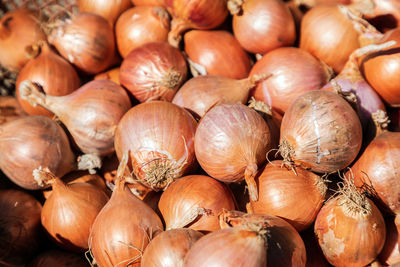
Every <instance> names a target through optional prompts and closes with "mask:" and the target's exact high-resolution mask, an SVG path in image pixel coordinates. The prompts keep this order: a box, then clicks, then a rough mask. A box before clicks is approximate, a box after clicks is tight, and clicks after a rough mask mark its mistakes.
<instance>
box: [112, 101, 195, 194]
mask: <svg viewBox="0 0 400 267" xmlns="http://www.w3.org/2000/svg"><path fill="white" fill-rule="evenodd" d="M196 126H197V123H196V121H195V120H194V118H193V117H192V116H191V115H190V114H189V112H187V111H186V110H184V109H183V108H180V107H178V106H176V105H174V104H171V103H169V102H164V101H152V102H148V103H143V104H140V105H137V106H135V107H133V108H132V109H131V110H129V111H128V112H127V113H126V114H125V116H124V117H123V118H122V119H121V121H120V123H119V124H118V128H117V131H116V133H115V151H116V152H117V156H118V158H121V157H122V155H123V154H124V153H126V152H129V155H130V160H131V164H132V165H131V170H132V171H133V173H134V175H135V176H136V179H137V180H138V181H139V182H140V183H142V184H144V185H146V186H148V187H150V188H152V189H153V190H160V189H163V188H165V187H167V186H168V185H169V184H170V183H171V182H172V181H173V180H174V179H176V178H179V177H181V176H182V175H184V174H186V173H187V172H189V171H190V170H192V169H193V168H195V166H196V159H195V155H194V134H195V130H196Z"/></svg>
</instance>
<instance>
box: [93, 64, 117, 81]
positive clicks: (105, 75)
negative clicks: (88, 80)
mask: <svg viewBox="0 0 400 267" xmlns="http://www.w3.org/2000/svg"><path fill="white" fill-rule="evenodd" d="M94 80H110V81H113V82H115V83H116V84H119V85H121V83H120V82H119V67H116V68H113V69H111V70H108V71H105V72H102V73H99V74H97V75H96V76H94Z"/></svg>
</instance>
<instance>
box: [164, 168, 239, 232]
mask: <svg viewBox="0 0 400 267" xmlns="http://www.w3.org/2000/svg"><path fill="white" fill-rule="evenodd" d="M235 206H236V204H235V200H234V197H233V194H232V192H231V190H230V189H229V188H228V187H227V186H226V185H225V184H223V183H221V182H218V181H217V180H214V179H213V178H211V177H208V176H204V175H189V176H185V177H183V178H180V179H177V180H176V181H175V182H173V183H172V184H171V185H169V186H168V188H167V189H166V190H165V191H164V193H163V194H162V195H161V198H160V202H159V203H158V207H159V209H160V212H161V214H162V216H163V218H164V221H165V226H166V229H167V230H169V229H175V228H183V227H187V228H190V229H194V230H197V231H203V232H209V231H215V230H218V229H219V221H218V214H219V213H220V212H221V211H222V209H228V210H233V209H235Z"/></svg>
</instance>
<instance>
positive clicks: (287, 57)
mask: <svg viewBox="0 0 400 267" xmlns="http://www.w3.org/2000/svg"><path fill="white" fill-rule="evenodd" d="M263 73H271V74H272V77H270V78H269V79H266V80H265V81H263V82H261V83H259V84H258V85H257V87H256V88H255V89H254V91H252V92H251V94H252V95H253V96H254V97H255V98H256V99H257V100H261V101H263V102H265V103H267V104H268V105H269V106H271V107H272V109H274V110H276V111H277V112H279V113H281V114H284V113H285V112H286V110H287V109H288V108H289V106H290V105H291V103H292V102H293V101H294V100H295V99H296V98H297V97H299V96H300V95H301V94H303V93H305V92H308V91H312V90H318V89H320V88H321V87H322V86H324V85H325V84H326V83H327V82H328V81H329V78H330V73H329V70H328V69H327V68H326V66H324V65H323V64H322V63H321V62H320V61H318V60H317V59H316V58H314V57H313V56H312V55H310V54H309V53H307V52H306V51H303V50H301V49H299V48H295V47H283V48H278V49H275V50H274V51H271V52H269V53H268V54H266V55H265V56H263V57H262V58H261V59H260V60H259V61H257V63H256V64H255V65H254V66H253V68H252V69H251V72H250V76H252V75H260V74H263Z"/></svg>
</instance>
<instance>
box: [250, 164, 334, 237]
mask: <svg viewBox="0 0 400 267" xmlns="http://www.w3.org/2000/svg"><path fill="white" fill-rule="evenodd" d="M282 164H283V162H282V161H280V160H277V161H272V162H271V163H269V164H267V166H266V167H265V169H264V170H263V171H262V173H261V174H260V175H259V176H258V177H257V185H258V191H259V199H258V201H251V202H250V204H249V205H248V208H247V209H248V211H249V213H256V214H270V215H274V216H279V217H281V218H282V219H285V220H286V221H288V222H289V223H290V224H291V225H293V226H294V227H295V228H296V230H297V231H303V230H304V229H306V228H308V227H309V226H310V225H311V224H312V223H313V222H314V220H315V218H316V217H317V214H318V211H319V210H320V208H321V206H322V204H323V203H324V201H325V195H326V190H327V187H326V185H325V183H324V181H323V180H322V179H321V177H319V176H318V175H316V174H314V173H312V172H309V171H306V170H304V169H302V168H296V169H294V171H292V170H290V169H287V168H284V167H282ZM289 196H290V197H289Z"/></svg>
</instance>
